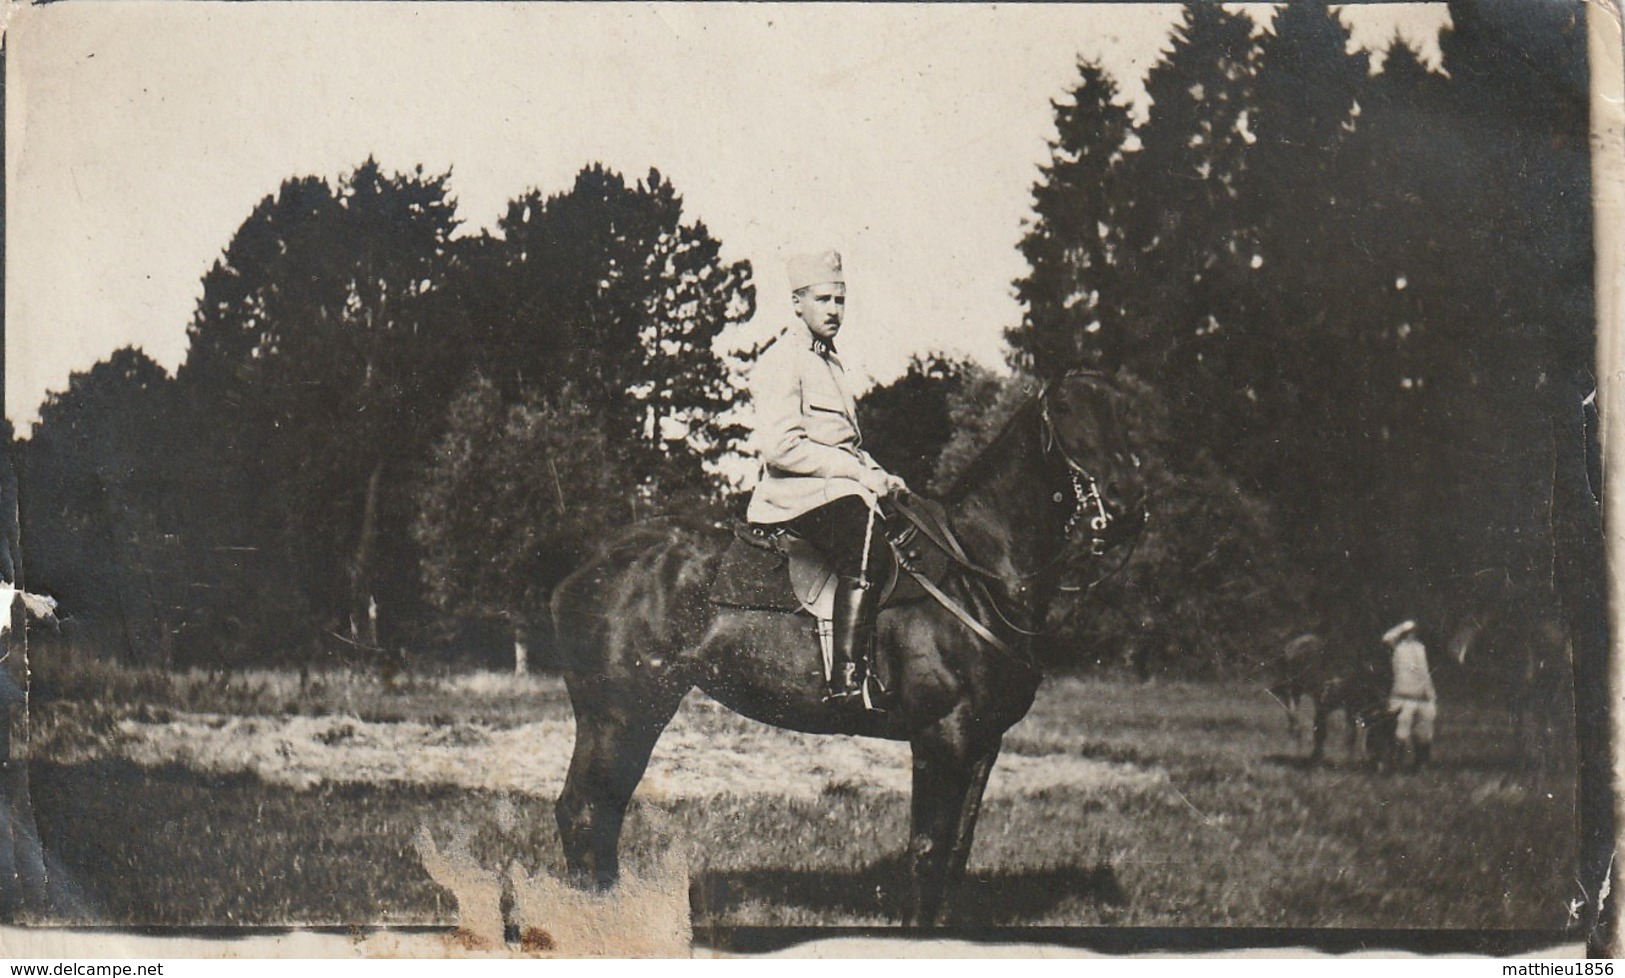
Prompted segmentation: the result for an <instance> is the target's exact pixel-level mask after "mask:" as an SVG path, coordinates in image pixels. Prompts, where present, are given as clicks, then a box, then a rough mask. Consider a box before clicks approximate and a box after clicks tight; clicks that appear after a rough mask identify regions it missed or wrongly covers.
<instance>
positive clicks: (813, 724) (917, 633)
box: [553, 373, 1145, 924]
mask: <svg viewBox="0 0 1625 978" xmlns="http://www.w3.org/2000/svg"><path fill="white" fill-rule="evenodd" d="M1120 402H1121V395H1120V393H1119V392H1118V391H1117V389H1116V388H1115V387H1114V386H1113V385H1112V384H1111V383H1110V382H1109V381H1108V380H1107V379H1106V378H1104V377H1102V376H1100V375H1098V374H1093V373H1073V374H1069V375H1067V376H1066V377H1064V378H1062V379H1061V380H1059V381H1057V382H1056V383H1055V384H1053V385H1052V386H1047V387H1045V388H1044V389H1043V390H1041V391H1040V393H1038V394H1037V395H1036V396H1034V397H1033V398H1031V399H1030V400H1029V401H1028V402H1027V403H1025V404H1024V405H1023V406H1022V407H1021V408H1020V409H1018V410H1017V411H1016V412H1015V414H1014V415H1013V416H1012V418H1011V419H1010V421H1009V422H1008V423H1007V424H1006V426H1005V427H1004V428H1003V429H1002V431H1001V432H1000V433H999V434H998V436H997V437H995V439H994V440H993V442H992V443H991V444H990V445H989V446H988V447H987V448H986V449H985V450H984V451H983V452H982V454H981V455H980V456H978V458H977V459H976V460H975V461H973V462H972V464H971V465H970V466H968V467H967V469H966V471H965V473H964V474H963V475H962V476H961V477H960V479H959V481H958V482H957V483H956V484H955V486H954V487H953V489H952V490H950V492H949V494H948V495H947V497H946V498H945V500H944V504H945V509H946V512H947V516H948V520H947V526H948V528H949V532H950V533H951V534H953V535H954V536H956V537H957V539H958V540H959V541H962V549H960V550H959V553H958V554H957V555H956V556H955V557H954V560H953V563H952V564H951V565H950V567H949V570H948V571H947V572H946V573H945V574H944V575H943V576H942V577H941V579H940V580H939V581H937V582H934V585H933V586H934V587H935V588H936V590H937V591H938V593H939V594H940V595H941V597H940V598H939V599H937V600H920V601H915V602H912V603H906V604H899V605H896V606H893V607H889V608H886V609H884V610H883V611H882V612H881V614H880V617H879V620H878V622H877V628H876V633H877V641H876V654H875V659H876V666H877V668H878V669H881V670H882V671H883V672H885V673H888V674H889V675H890V677H891V680H892V681H891V684H890V685H891V686H892V687H893V689H894V692H895V698H894V702H893V703H892V704H891V707H890V709H889V711H888V712H886V713H883V714H882V713H857V714H854V713H851V712H847V711H841V710H838V709H836V708H834V707H832V706H831V705H830V704H828V703H825V702H824V692H825V688H824V676H823V673H822V669H821V652H820V649H819V646H818V643H817V640H816V637H815V635H814V630H813V628H812V627H811V623H810V622H809V621H808V620H807V618H805V617H804V616H799V615H795V614H790V613H783V612H774V611H752V610H743V609H736V608H722V607H717V606H715V605H713V604H711V603H710V602H709V601H708V600H707V593H708V588H709V585H710V584H711V581H712V578H713V576H714V574H715V570H716V567H717V563H718V560H719V557H720V555H721V554H722V552H723V550H724V549H725V547H726V546H727V543H728V539H729V534H728V532H727V531H726V530H721V529H717V528H712V527H703V526H695V525H690V524H687V523H684V522H680V521H651V522H647V523H643V524H639V525H635V526H633V527H630V528H629V529H627V530H625V531H624V532H622V533H620V534H619V535H617V536H615V537H613V538H611V539H610V540H609V541H608V542H607V543H606V545H605V546H604V547H603V548H602V550H601V551H600V553H599V555H598V556H596V557H595V558H594V559H593V560H592V561H591V562H590V563H588V564H587V565H586V566H584V567H583V568H581V569H580V570H578V571H577V572H576V573H575V574H573V575H572V576H571V577H569V578H568V579H566V580H565V581H564V582H562V583H561V584H560V585H559V587H558V589H557V590H556V592H555V594H554V599H553V620H554V622H555V625H556V628H557V634H558V642H559V649H560V655H561V663H562V666H563V672H564V679H565V682H566V684H567V685H568V687H569V691H570V701H571V704H572V706H573V707H574V710H575V717H576V740H575V753H574V756H573V757H572V758H571V761H570V770H569V774H568V776H567V778H566V781H565V785H564V790H563V792H562V794H561V795H560V797H559V799H558V803H557V805H556V807H555V811H556V814H557V817H558V823H559V832H560V836H561V838H562V840H563V844H564V854H565V859H566V861H567V863H568V866H569V869H570V872H571V875H572V877H573V878H574V879H575V880H577V881H578V882H580V883H583V884H585V885H591V886H598V887H607V886H609V885H610V884H612V883H613V882H614V881H615V879H616V878H617V876H618V872H619V866H618V856H617V849H618V846H619V840H620V834H621V824H622V819H623V817H624V815H625V813H626V809H627V805H628V803H629V802H630V800H631V797H632V793H633V791H634V789H635V788H636V787H637V784H638V781H639V780H640V779H641V778H642V777H643V771H644V768H645V766H646V765H647V763H648V760H649V755H650V753H651V751H652V750H653V748H654V745H655V741H656V740H657V739H658V738H659V737H660V734H661V731H662V730H663V729H664V728H665V726H666V724H667V722H669V721H670V719H671V718H672V716H673V714H674V713H675V712H676V710H677V706H678V703H679V702H680V701H681V700H682V698H683V696H684V695H685V694H686V693H687V692H688V690H689V689H690V688H692V687H695V686H698V687H699V688H700V689H703V690H704V691H705V692H706V693H708V694H710V695H711V696H712V697H713V698H715V699H716V700H718V701H720V702H721V703H723V704H725V705H726V706H728V707H729V708H731V709H733V710H735V711H736V712H738V713H741V714H743V715H745V716H747V717H751V718H753V719H756V720H760V721H762V722H764V723H769V724H773V725H775V726H779V727H785V728H789V729H792V730H801V731H806V732H810V733H832V734H856V735H860V736H867V737H882V738H887V739H891V740H906V741H908V742H909V743H910V745H911V747H912V749H913V756H914V765H913V800H912V804H911V810H910V811H911V824H912V827H911V829H910V841H909V845H908V849H907V864H908V872H909V879H910V892H909V897H910V901H909V907H908V911H907V914H906V917H905V920H906V922H907V923H910V924H930V923H934V922H936V920H937V919H938V917H939V915H940V911H941V908H942V903H943V899H944V897H945V895H946V893H947V892H948V890H949V889H950V888H951V887H952V886H954V885H955V884H957V883H958V882H959V881H960V880H961V879H962V878H963V876H964V872H965V866H966V862H967V860H968V859H969V857H970V849H971V839H972V834H973V833H974V831H975V828H976V820H977V815H978V813H979V811H980V807H981V801H982V794H983V791H984V789H985V788H986V786H987V780H988V774H989V772H990V771H992V769H993V763H994V761H995V759H996V758H997V757H998V754H999V747H1000V743H1001V740H1002V738H1003V736H1004V732H1005V731H1006V730H1008V729H1009V728H1010V727H1011V726H1012V725H1013V724H1014V723H1016V721H1018V720H1020V719H1021V718H1022V717H1023V716H1024V715H1025V714H1026V713H1027V710H1028V709H1029V708H1030V707H1031V706H1032V702H1033V695H1034V693H1035V692H1036V690H1037V688H1038V683H1039V680H1040V671H1039V667H1038V664H1037V662H1036V661H1035V659H1034V658H1033V653H1032V648H1033V644H1032V641H1031V638H1032V636H1033V635H1035V634H1037V633H1038V632H1039V631H1040V630H1041V625H1042V623H1043V621H1044V620H1045V617H1046V614H1047V612H1048V610H1049V606H1050V602H1051V600H1052V598H1053V596H1054V594H1055V593H1056V591H1057V590H1058V589H1059V588H1060V587H1061V586H1062V584H1063V577H1064V576H1065V575H1066V574H1067V573H1068V571H1069V570H1075V569H1076V565H1078V564H1081V563H1085V562H1089V563H1091V564H1092V565H1094V568H1095V570H1096V574H1095V577H1096V579H1098V578H1099V577H1100V576H1103V574H1104V573H1105V571H1106V569H1107V567H1106V561H1107V560H1108V559H1115V558H1116V557H1117V554H1115V553H1112V552H1113V551H1121V550H1122V545H1123V544H1125V543H1126V542H1127V541H1129V540H1131V539H1132V538H1134V537H1136V536H1137V534H1138V532H1139V531H1140V529H1141V528H1142V527H1143V525H1144V522H1145V512H1144V508H1143V507H1144V502H1145V493H1144V490H1143V488H1142V484H1141V480H1140V476H1139V472H1138V466H1139V460H1138V459H1137V458H1136V457H1135V456H1134V455H1133V453H1132V452H1131V451H1130V450H1129V445H1128V441H1127V438H1126V436H1125V433H1124V429H1123V426H1122V420H1121V417H1120V413H1119V404H1120ZM1080 529H1081V530H1084V531H1086V532H1087V536H1088V541H1087V542H1088V546H1087V547H1085V546H1083V545H1082V544H1083V541H1080V540H1077V539H1076V538H1077V537H1078V536H1080V534H1079V533H1076V532H1074V531H1076V530H1080ZM944 542H947V541H944ZM878 543H879V541H877V545H878ZM1128 552H1129V553H1130V555H1132V551H1131V550H1130V551H1128ZM1108 555H1109V556H1108ZM1122 559H1123V560H1125V561H1126V559H1127V558H1126V557H1125V558H1122ZM944 599H945V600H944ZM950 606H952V607H950Z"/></svg>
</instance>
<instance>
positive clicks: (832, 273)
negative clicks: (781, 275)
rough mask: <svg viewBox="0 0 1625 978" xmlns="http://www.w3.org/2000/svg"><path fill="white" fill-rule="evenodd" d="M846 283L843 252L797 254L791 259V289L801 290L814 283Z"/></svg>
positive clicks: (793, 290)
mask: <svg viewBox="0 0 1625 978" xmlns="http://www.w3.org/2000/svg"><path fill="white" fill-rule="evenodd" d="M829 283H839V284H841V285H845V284H846V276H845V275H843V274H842V273H841V253H840V252H838V251H825V252H821V253H819V254H816V255H796V256H794V257H792V258H791V259H790V291H791V292H800V291H801V290H802V289H805V288H807V287H808V286H812V285H825V284H829Z"/></svg>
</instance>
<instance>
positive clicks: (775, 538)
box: [710, 497, 949, 620]
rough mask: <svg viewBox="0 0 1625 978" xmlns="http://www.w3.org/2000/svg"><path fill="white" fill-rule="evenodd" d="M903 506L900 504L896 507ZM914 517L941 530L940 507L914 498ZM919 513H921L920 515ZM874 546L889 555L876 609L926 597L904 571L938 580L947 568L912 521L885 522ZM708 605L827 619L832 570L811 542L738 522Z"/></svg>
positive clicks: (830, 608) (943, 519) (832, 600)
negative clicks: (883, 547)
mask: <svg viewBox="0 0 1625 978" xmlns="http://www.w3.org/2000/svg"><path fill="white" fill-rule="evenodd" d="M899 505H904V504H899ZM906 505H910V506H913V507H914V508H915V511H916V516H919V515H924V516H925V518H926V519H929V520H931V521H932V522H934V523H935V524H936V525H938V526H941V527H943V528H944V529H945V528H946V526H947V520H946V517H945V514H944V513H943V511H942V509H941V507H940V506H939V505H938V504H936V503H934V502H930V501H928V500H923V499H919V498H918V497H915V498H914V499H912V500H910V502H909V503H908V504H906ZM922 511H923V513H922ZM874 545H875V546H882V545H884V546H886V547H887V550H888V551H889V552H890V554H891V558H892V559H891V560H890V561H888V562H887V571H886V574H885V579H884V580H882V581H880V582H878V583H879V585H880V587H881V598H880V608H881V609H882V610H884V609H886V608H890V607H893V606H896V605H900V604H906V603H909V602H912V601H918V600H920V599H922V598H924V597H926V596H927V595H926V592H925V590H924V589H923V588H922V587H921V586H920V585H919V583H918V582H916V581H915V579H914V577H913V576H912V574H908V575H905V574H903V573H902V572H903V570H905V569H908V570H911V571H913V572H915V573H919V574H921V575H922V576H924V577H926V578H927V579H928V580H933V581H940V580H941V579H942V576H943V574H944V573H945V572H946V571H947V568H948V560H949V558H948V554H947V553H946V552H945V551H944V550H942V548H941V547H940V546H938V545H937V544H936V543H935V542H933V541H932V540H931V539H930V538H928V537H926V536H925V535H924V534H922V533H920V532H919V530H918V529H917V528H916V526H915V525H914V522H913V521H912V520H905V519H902V518H896V519H890V520H888V534H887V535H886V536H885V537H880V536H879V535H877V536H876V539H875V542H874ZM710 600H711V603H713V604H717V605H721V606H723V607H728V608H749V609H753V610H756V611H782V612H787V613H792V614H795V613H799V614H806V615H810V616H812V617H814V618H817V619H820V620H827V619H828V618H830V617H831V615H832V614H833V612H834V604H835V568H834V567H833V566H832V565H831V564H830V562H829V560H828V559H827V558H825V557H824V555H823V553H822V552H821V551H820V550H819V549H818V548H817V547H816V546H814V545H813V544H812V543H810V542H808V541H807V540H805V539H803V538H802V537H800V536H798V535H796V534H795V533H794V532H792V531H790V530H789V529H787V528H785V527H781V526H763V525H760V524H755V523H743V522H741V523H738V524H736V525H735V526H734V528H733V539H732V540H730V541H729V543H728V549H727V550H726V551H724V552H723V554H722V559H721V561H719V562H718V565H717V572H716V577H715V578H714V579H713V580H712V583H711V590H710Z"/></svg>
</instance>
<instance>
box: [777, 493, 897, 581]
mask: <svg viewBox="0 0 1625 978" xmlns="http://www.w3.org/2000/svg"><path fill="white" fill-rule="evenodd" d="M870 514H873V516H874V528H873V529H872V530H871V529H869V519H870ZM787 525H788V526H789V527H790V528H791V529H793V530H795V532H796V533H798V534H800V535H801V537H802V538H803V539H805V540H806V541H807V542H809V543H811V544H812V545H813V546H815V547H817V548H818V549H819V550H820V551H822V552H823V554H824V556H825V557H827V558H829V561H830V562H831V563H832V564H834V565H835V572H836V573H837V574H839V575H841V576H842V577H848V578H857V577H859V576H860V575H861V576H864V577H866V579H867V580H869V581H877V580H879V579H880V576H881V575H882V574H884V573H885V570H886V559H885V552H886V546H887V544H886V534H885V521H884V520H883V519H882V518H881V516H880V514H879V513H875V512H874V510H872V509H870V508H869V505H868V504H867V503H865V502H864V501H863V498H862V497H861V496H842V497H841V498H839V499H837V500H835V501H834V502H829V503H825V504H824V505H822V506H820V507H818V508H817V509H814V510H810V511H808V512H806V513H803V514H801V515H800V516H797V517H796V518H795V519H793V520H790V521H789V523H788V524H787ZM866 534H867V536H868V537H869V563H868V566H867V568H865V567H864V563H863V560H864V554H863V544H864V537H865V535H866ZM865 569H866V570H867V572H868V573H867V574H861V572H862V571H864V570H865Z"/></svg>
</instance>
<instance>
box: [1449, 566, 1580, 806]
mask: <svg viewBox="0 0 1625 978" xmlns="http://www.w3.org/2000/svg"><path fill="white" fill-rule="evenodd" d="M1449 653H1450V657H1451V658H1452V659H1453V660H1455V662H1456V664H1457V665H1458V666H1460V667H1461V668H1462V669H1463V670H1464V671H1466V672H1467V673H1469V674H1472V675H1477V676H1484V677H1488V678H1489V679H1490V680H1491V683H1492V686H1493V688H1494V692H1495V693H1496V694H1497V698H1499V699H1500V701H1501V703H1502V705H1503V706H1504V707H1505V709H1506V710H1507V712H1508V714H1509V719H1510V723H1509V724H1508V727H1509V731H1508V732H1509V734H1510V736H1511V737H1512V740H1513V744H1514V747H1515V749H1516V751H1517V756H1518V764H1519V768H1520V769H1521V772H1520V773H1521V777H1522V778H1523V779H1525V780H1527V781H1528V782H1529V783H1530V784H1531V785H1533V786H1538V785H1540V784H1541V783H1542V782H1543V781H1544V779H1545V777H1546V775H1547V774H1548V773H1550V768H1551V765H1552V763H1553V762H1554V761H1555V760H1556V758H1557V756H1558V753H1559V751H1560V748H1561V747H1562V739H1563V735H1564V734H1565V733H1568V732H1571V731H1572V723H1573V717H1574V686H1573V681H1574V644H1573V641H1572V639H1571V637H1570V634H1569V629H1568V625H1567V623H1566V621H1565V620H1564V619H1563V616H1562V614H1561V611H1560V609H1559V608H1558V606H1557V600H1556V597H1555V596H1553V595H1549V594H1545V593H1544V592H1542V591H1541V590H1539V589H1536V590H1535V591H1534V592H1532V593H1520V592H1516V591H1514V590H1512V589H1508V590H1507V591H1505V592H1503V593H1502V594H1501V595H1500V596H1499V599H1498V600H1496V601H1494V602H1492V603H1488V604H1486V605H1484V606H1483V608H1482V609H1481V610H1478V611H1475V612H1472V613H1470V614H1468V615H1467V616H1465V617H1464V618H1463V619H1462V620H1461V622H1460V623H1459V624H1458V625H1457V627H1456V629H1455V631H1454V633H1453V635H1452V637H1451V640H1450V645H1449Z"/></svg>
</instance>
